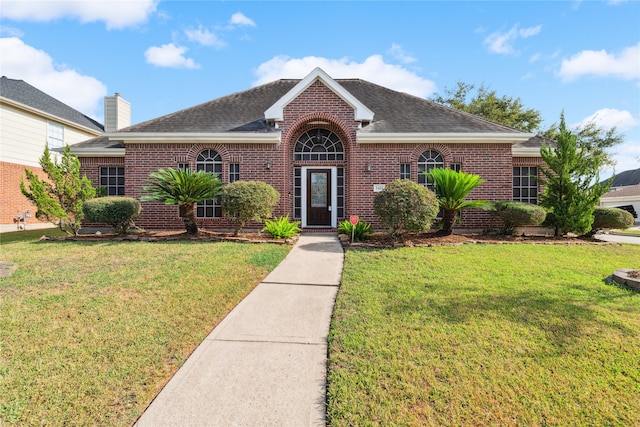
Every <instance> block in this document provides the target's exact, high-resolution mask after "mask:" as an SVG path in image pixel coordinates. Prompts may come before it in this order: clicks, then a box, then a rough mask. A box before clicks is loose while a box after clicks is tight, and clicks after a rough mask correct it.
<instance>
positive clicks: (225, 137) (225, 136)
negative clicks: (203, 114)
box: [104, 132, 281, 144]
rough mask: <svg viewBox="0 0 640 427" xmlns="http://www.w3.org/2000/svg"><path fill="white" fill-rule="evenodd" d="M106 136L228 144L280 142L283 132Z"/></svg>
mask: <svg viewBox="0 0 640 427" xmlns="http://www.w3.org/2000/svg"><path fill="white" fill-rule="evenodd" d="M104 136H106V137H108V138H110V139H111V138H112V139H117V140H118V141H122V142H124V143H125V144H126V143H127V142H137V143H154V144H162V143H176V142H194V141H206V142H220V143H227V144H229V143H236V144H243V143H249V144H279V143H280V137H281V134H280V132H269V133H255V132H215V133H210V132H199V133H184V132H176V133H171V132H119V133H118V132H114V133H106V134H104Z"/></svg>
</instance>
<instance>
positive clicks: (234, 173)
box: [229, 163, 240, 183]
mask: <svg viewBox="0 0 640 427" xmlns="http://www.w3.org/2000/svg"><path fill="white" fill-rule="evenodd" d="M234 181H240V163H229V183H232V182H234Z"/></svg>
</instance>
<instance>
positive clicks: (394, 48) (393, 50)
mask: <svg viewBox="0 0 640 427" xmlns="http://www.w3.org/2000/svg"><path fill="white" fill-rule="evenodd" d="M387 53H388V54H389V55H391V56H393V57H394V58H395V59H397V60H398V61H400V62H402V63H403V64H411V63H412V62H416V61H417V60H418V59H417V58H415V57H413V56H411V55H408V54H407V53H406V52H405V51H404V49H403V48H402V46H400V45H399V44H395V43H393V44H392V45H391V47H390V48H389V50H387Z"/></svg>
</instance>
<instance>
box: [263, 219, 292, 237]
mask: <svg viewBox="0 0 640 427" xmlns="http://www.w3.org/2000/svg"><path fill="white" fill-rule="evenodd" d="M262 231H268V232H269V234H271V236H273V237H274V238H276V239H288V238H290V237H293V236H295V235H296V234H298V233H299V232H300V222H299V221H294V222H291V221H290V220H289V215H287V216H281V217H279V218H275V219H274V220H269V219H268V220H266V221H265V222H264V228H263V229H262Z"/></svg>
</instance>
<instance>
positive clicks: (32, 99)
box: [0, 76, 104, 132]
mask: <svg viewBox="0 0 640 427" xmlns="http://www.w3.org/2000/svg"><path fill="white" fill-rule="evenodd" d="M0 95H1V96H3V97H5V98H7V99H10V100H12V101H15V102H19V103H20V104H23V105H26V106H28V107H31V108H35V109H37V110H40V111H43V112H45V113H48V114H51V115H53V116H56V117H60V118H61V119H64V120H67V121H70V122H73V123H76V124H78V125H80V126H84V127H87V128H89V129H93V130H95V131H98V132H104V126H102V125H101V124H100V123H98V122H97V121H95V120H93V119H92V118H90V117H87V116H85V115H84V114H82V113H81V112H79V111H77V110H75V109H73V108H71V107H69V106H68V105H66V104H64V103H63V102H61V101H58V100H57V99H55V98H53V97H52V96H49V95H47V94H46V93H44V92H42V91H41V90H39V89H36V88H35V87H33V86H31V85H30V84H29V83H27V82H25V81H24V80H15V79H10V78H8V77H5V76H2V78H0Z"/></svg>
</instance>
